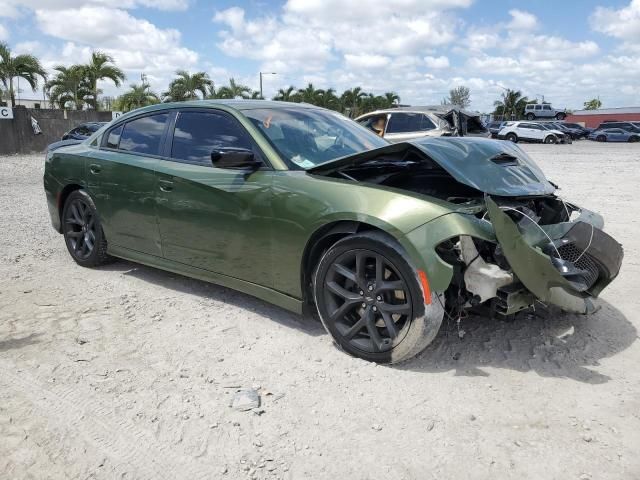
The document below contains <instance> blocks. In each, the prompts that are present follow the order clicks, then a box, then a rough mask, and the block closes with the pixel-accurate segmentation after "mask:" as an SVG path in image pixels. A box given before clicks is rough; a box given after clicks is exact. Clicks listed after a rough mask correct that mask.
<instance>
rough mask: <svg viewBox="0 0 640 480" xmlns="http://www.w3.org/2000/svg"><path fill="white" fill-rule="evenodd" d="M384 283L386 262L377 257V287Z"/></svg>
mask: <svg viewBox="0 0 640 480" xmlns="http://www.w3.org/2000/svg"><path fill="white" fill-rule="evenodd" d="M383 281H384V260H383V259H382V257H381V256H380V255H376V285H379V284H380V283H382V282H383Z"/></svg>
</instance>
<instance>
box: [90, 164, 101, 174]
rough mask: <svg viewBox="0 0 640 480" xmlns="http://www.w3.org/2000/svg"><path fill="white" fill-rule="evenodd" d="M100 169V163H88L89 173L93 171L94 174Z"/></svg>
mask: <svg viewBox="0 0 640 480" xmlns="http://www.w3.org/2000/svg"><path fill="white" fill-rule="evenodd" d="M101 170H102V169H101V168H100V165H96V164H95V163H94V164H91V165H89V171H90V172H91V173H93V174H94V175H97V174H99V173H100V171H101Z"/></svg>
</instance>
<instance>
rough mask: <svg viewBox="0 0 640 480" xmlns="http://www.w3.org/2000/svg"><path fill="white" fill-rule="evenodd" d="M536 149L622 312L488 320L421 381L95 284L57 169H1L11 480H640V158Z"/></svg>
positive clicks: (2, 464) (296, 327)
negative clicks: (611, 248) (602, 253)
mask: <svg viewBox="0 0 640 480" xmlns="http://www.w3.org/2000/svg"><path fill="white" fill-rule="evenodd" d="M524 148H525V149H526V150H527V151H529V152H530V154H531V155H532V156H533V157H534V158H535V159H536V160H537V161H538V162H539V163H540V164H541V166H542V167H543V169H544V170H545V171H546V173H547V174H548V176H549V178H550V179H551V180H553V181H555V183H558V184H560V185H561V186H562V190H561V191H560V193H561V194H562V195H563V196H564V197H565V198H566V199H568V200H571V201H574V202H576V203H578V204H580V205H583V206H584V207H587V208H591V209H593V210H597V211H599V212H601V213H603V214H604V216H605V219H606V221H607V227H606V229H607V231H608V232H609V233H611V234H612V235H613V236H614V237H615V238H617V239H618V240H619V241H620V242H622V243H623V245H624V247H625V251H626V258H625V261H624V264H623V268H622V272H621V274H620V276H619V277H618V279H617V280H616V281H615V282H614V283H613V284H612V285H611V286H610V287H609V288H608V289H607V290H605V292H604V293H603V295H602V298H601V300H600V301H599V304H600V305H601V306H602V308H601V310H600V311H599V312H597V313H596V314H594V315H592V316H590V317H581V316H574V315H563V316H553V317H551V318H550V317H548V316H547V317H546V318H539V317H532V318H520V319H518V320H516V321H514V322H510V323H504V322H495V321H490V320H488V319H486V318H478V317H472V318H467V319H465V320H464V322H463V324H462V328H463V329H464V330H465V331H466V335H465V336H464V337H463V338H462V339H460V338H459V337H458V335H457V329H456V326H455V325H451V324H449V325H444V326H443V329H442V331H441V332H440V334H439V336H438V337H437V339H436V340H435V342H434V343H433V344H432V345H431V346H430V347H429V348H428V349H427V350H426V351H425V352H424V353H423V354H422V355H421V356H420V357H419V358H417V359H415V360H413V361H411V362H409V363H407V364H405V365H403V366H401V367H380V366H376V365H374V364H370V363H367V362H364V361H360V360H356V359H353V358H350V357H348V356H347V355H345V354H344V353H341V352H339V351H338V350H337V349H336V348H335V347H334V346H333V345H332V342H331V340H330V338H329V337H328V336H327V335H326V334H325V332H324V330H323V328H322V326H321V325H320V324H319V323H318V322H317V321H315V320H314V319H311V318H302V317H299V316H297V315H293V314H291V313H289V312H287V311H285V310H282V309H280V308H277V307H274V306H271V305H269V304H266V303H264V302H262V301H259V300H256V299H254V298H252V297H249V296H246V295H243V294H240V293H237V292H234V291H231V290H228V289H225V288H220V287H218V286H215V285H211V284H207V283H204V282H200V281H196V280H192V279H189V278H185V277H181V276H178V275H174V274H171V273H166V272H163V271H159V270H155V269H152V268H147V267H143V266H140V265H136V264H133V263H129V262H125V261H119V262H117V263H115V264H113V265H109V266H108V267H105V268H100V269H97V270H87V269H83V268H81V267H79V266H77V265H76V264H75V263H74V262H73V261H72V260H71V258H70V257H69V255H68V254H67V251H66V249H65V247H64V243H63V240H62V237H61V236H60V235H58V234H57V233H55V232H54V231H53V229H52V228H51V226H50V223H49V218H48V214H47V211H46V205H45V200H44V194H43V188H42V169H43V156H42V155H33V156H13V157H3V158H0V478H3V479H45V478H52V479H60V478H72V479H152V480H155V479H171V480H176V479H189V480H191V479H199V478H206V479H216V478H234V479H235V478H240V479H242V478H274V479H275V478H281V479H306V478H314V479H316V478H317V479H332V480H334V479H380V478H385V479H429V478H435V479H448V478H469V479H488V478H491V479H501V478H518V479H543V478H544V479H562V480H566V479H594V480H595V479H638V478H640V457H639V455H638V453H639V451H640V347H639V342H637V339H638V328H639V327H640V317H639V314H638V307H639V306H640V294H639V293H638V284H639V282H640V252H639V247H640V223H639V222H640V214H639V213H638V198H639V197H638V195H640V145H627V144H599V143H593V142H587V141H582V142H577V143H574V144H573V145H525V146H524ZM239 388H256V389H258V391H259V393H260V396H261V400H262V405H261V407H260V409H258V410H255V411H247V412H240V411H237V410H234V409H232V408H231V407H230V402H231V399H232V397H233V396H234V394H235V392H236V391H237V390H238V389H239Z"/></svg>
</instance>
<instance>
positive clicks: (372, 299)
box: [313, 232, 444, 363]
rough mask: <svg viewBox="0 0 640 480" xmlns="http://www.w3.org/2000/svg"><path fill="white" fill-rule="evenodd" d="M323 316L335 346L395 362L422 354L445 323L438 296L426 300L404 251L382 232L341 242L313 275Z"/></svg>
mask: <svg viewBox="0 0 640 480" xmlns="http://www.w3.org/2000/svg"><path fill="white" fill-rule="evenodd" d="M313 283H314V297H315V302H316V306H317V308H318V313H319V315H320V319H321V320H322V323H323V325H324V327H325V328H326V330H327V331H328V332H329V334H330V335H331V336H332V337H333V339H334V340H335V342H336V344H337V345H338V346H339V347H340V348H342V349H343V350H345V351H346V352H347V353H349V354H351V355H353V356H356V357H360V358H363V359H365V360H368V361H373V362H380V363H397V362H401V361H404V360H407V359H409V358H412V357H413V356H415V355H417V354H418V353H420V352H421V351H422V350H424V348H426V346H427V345H428V344H429V343H431V341H432V340H433V338H434V337H435V335H436V333H437V332H438V330H439V328H440V324H441V323H442V318H443V315H444V306H443V303H442V301H441V299H440V297H439V296H437V295H433V294H431V292H427V293H428V294H429V295H431V296H432V297H433V301H431V298H429V301H428V302H425V293H424V290H423V288H422V287H421V285H420V283H419V280H418V275H417V272H416V270H415V269H414V268H413V267H411V265H410V262H409V260H408V258H407V256H406V254H405V253H404V250H403V249H402V247H400V245H399V244H398V243H397V242H396V241H395V240H393V239H390V238H388V237H387V236H386V235H384V234H381V233H379V232H364V233H362V234H354V235H351V236H349V237H346V238H344V239H342V240H340V241H338V242H337V243H336V244H335V245H334V246H333V247H331V248H330V249H329V250H328V251H327V252H326V253H325V255H324V256H323V257H322V259H321V261H320V263H319V265H318V267H317V269H316V272H315V275H314V282H313Z"/></svg>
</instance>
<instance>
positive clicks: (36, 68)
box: [0, 42, 47, 107]
mask: <svg viewBox="0 0 640 480" xmlns="http://www.w3.org/2000/svg"><path fill="white" fill-rule="evenodd" d="M38 77H42V79H43V80H44V81H45V82H46V80H47V74H46V72H45V70H44V68H42V65H41V64H40V61H39V60H38V59H37V58H36V57H34V56H33V55H16V56H15V57H13V56H12V55H11V49H9V46H8V45H7V44H6V43H2V42H0V82H2V84H3V85H4V87H5V89H7V90H8V96H9V99H10V100H11V106H12V107H15V106H16V95H15V90H14V89H13V80H14V78H23V79H24V80H25V81H26V82H27V83H28V84H29V86H30V87H31V89H32V90H33V91H34V92H35V91H36V89H37V88H38Z"/></svg>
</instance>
